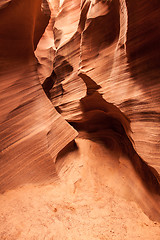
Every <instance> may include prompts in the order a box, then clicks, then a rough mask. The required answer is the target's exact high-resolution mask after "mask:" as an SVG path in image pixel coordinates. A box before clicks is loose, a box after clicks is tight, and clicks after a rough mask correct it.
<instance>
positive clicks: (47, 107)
mask: <svg viewBox="0 0 160 240" xmlns="http://www.w3.org/2000/svg"><path fill="white" fill-rule="evenodd" d="M43 7H44V6H43ZM0 19H1V21H0V63H1V69H0V70H1V74H0V151H1V152H0V165H1V168H0V191H1V192H3V191H5V190H8V189H11V188H14V187H16V186H19V185H22V184H24V183H29V182H37V181H38V182H43V181H44V180H45V181H46V180H51V179H53V178H54V177H55V176H56V172H55V167H54V159H55V157H56V155H57V154H58V152H59V151H60V150H61V149H62V148H63V147H65V145H66V144H67V143H69V142H70V141H71V140H72V139H74V138H75V136H76V135H77V134H76V131H75V130H74V129H73V128H72V127H71V126H70V125H69V124H68V123H67V122H66V121H65V120H64V119H63V118H62V117H61V116H60V115H59V114H58V113H57V111H56V110H55V109H54V107H53V105H52V104H51V102H50V101H49V100H48V98H47V96H46V94H45V93H44V91H43V89H42V86H41V84H40V81H39V79H38V74H37V70H36V65H37V61H36V59H35V57H34V48H36V45H37V42H38V41H39V39H40V38H41V36H42V34H43V32H44V30H45V27H46V26H47V24H48V21H49V16H48V15H46V14H44V13H43V12H42V11H41V1H28V0H27V1H12V2H11V3H10V4H9V5H8V6H7V7H6V8H4V9H2V10H1V11H0ZM39 21H40V22H39ZM53 145H54V147H53ZM56 177H57V176H56Z"/></svg>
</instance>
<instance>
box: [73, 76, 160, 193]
mask: <svg viewBox="0 0 160 240" xmlns="http://www.w3.org/2000/svg"><path fill="white" fill-rule="evenodd" d="M79 76H80V77H81V78H82V79H83V80H84V82H85V83H86V86H87V95H86V97H84V98H82V99H81V101H80V102H81V109H82V111H83V116H82V119H80V120H74V121H70V122H69V123H70V124H71V125H72V126H73V127H74V128H75V129H76V130H77V131H78V132H79V133H80V135H79V136H80V137H83V138H89V139H91V140H92V141H98V142H99V141H100V142H101V143H102V144H104V146H106V147H107V148H109V149H110V150H112V151H115V152H117V153H119V154H123V155H125V156H127V157H128V158H129V160H130V161H131V164H132V166H133V168H134V169H135V172H136V173H137V175H138V176H139V178H140V179H141V181H142V183H143V185H144V186H145V187H146V188H147V189H148V190H149V191H150V192H152V193H156V194H158V195H160V176H159V174H158V172H157V171H156V170H155V169H154V168H152V167H150V166H149V165H148V164H147V163H146V162H145V161H144V160H143V159H142V158H141V157H140V156H139V155H138V154H137V152H136V151H135V149H134V146H133V140H132V139H131V137H130V132H131V128H130V120H129V119H128V117H126V116H125V114H124V113H123V112H121V111H120V110H119V109H118V108H117V107H116V106H115V105H113V104H112V103H108V102H107V101H105V99H103V97H102V96H101V94H100V93H98V92H97V89H98V88H99V85H97V84H96V83H95V82H94V81H93V80H92V79H91V78H90V77H88V76H87V75H85V74H79Z"/></svg>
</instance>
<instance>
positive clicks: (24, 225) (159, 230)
mask: <svg viewBox="0 0 160 240" xmlns="http://www.w3.org/2000/svg"><path fill="white" fill-rule="evenodd" d="M76 143H77V146H78V148H77V150H76V151H73V152H70V153H68V154H66V155H65V156H63V157H61V158H60V159H58V160H57V162H56V165H57V171H58V172H59V178H56V179H55V180H54V181H53V183H49V184H48V183H46V184H41V185H39V184H35V185H25V186H22V187H20V188H17V189H14V190H10V191H8V192H5V193H4V194H2V195H0V206H1V208H0V239H1V240H114V239H115V240H132V239H134V240H136V239H141V240H144V239H145V240H150V239H153V240H159V239H160V224H159V223H158V222H157V221H156V220H155V221H152V220H150V219H149V217H148V216H147V215H146V214H144V212H143V211H142V209H141V208H140V207H139V205H138V204H137V202H136V201H135V200H134V195H135V196H138V194H139V195H141V196H139V201H140V200H142V201H146V199H145V198H147V195H145V191H144V190H142V188H143V187H142V186H141V183H140V182H139V180H138V178H137V177H136V175H135V173H134V171H133V169H132V167H131V166H130V165H129V163H128V161H127V159H125V157H120V158H117V157H116V155H115V156H114V155H113V153H111V152H109V151H108V150H107V149H104V147H103V146H101V145H100V144H99V143H95V142H91V141H90V140H84V139H77V140H76ZM93 149H94V151H93ZM126 179H127V181H126ZM132 181H133V182H132ZM132 187H133V188H134V191H133V189H132ZM143 194H144V196H142V195H143Z"/></svg>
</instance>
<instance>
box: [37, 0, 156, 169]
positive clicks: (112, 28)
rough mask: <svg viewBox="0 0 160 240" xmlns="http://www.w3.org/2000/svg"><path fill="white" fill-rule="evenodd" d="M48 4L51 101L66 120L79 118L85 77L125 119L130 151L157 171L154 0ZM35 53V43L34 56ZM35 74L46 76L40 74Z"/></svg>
mask: <svg viewBox="0 0 160 240" xmlns="http://www.w3.org/2000/svg"><path fill="white" fill-rule="evenodd" d="M50 4H51V6H52V8H53V9H56V10H55V11H54V13H55V14H53V15H54V16H53V18H52V19H54V24H53V40H54V46H53V48H52V49H53V51H54V62H53V66H52V69H51V71H52V70H53V69H54V74H55V75H54V76H56V79H55V80H54V86H53V87H52V88H51V89H50V99H51V101H52V103H53V104H54V106H58V107H59V109H60V111H61V114H62V115H63V116H64V117H65V118H66V119H68V120H69V119H73V118H74V119H78V118H80V116H81V109H80V108H79V99H80V98H82V97H84V95H85V91H86V90H85V87H86V86H85V85H84V82H85V80H84V78H85V76H86V77H89V78H88V79H90V81H93V82H94V84H97V85H98V88H99V89H98V92H99V93H101V94H102V95H103V98H104V99H105V100H107V101H108V102H111V103H114V104H115V105H116V106H117V107H118V108H120V109H121V110H122V111H123V112H124V113H125V114H126V116H128V117H129V119H130V120H131V128H132V131H133V134H132V138H133V140H134V144H135V149H136V150H137V152H138V153H139V154H140V156H141V157H142V158H143V159H145V160H146V161H147V162H148V163H149V164H150V165H152V166H154V167H155V168H156V169H157V171H159V170H160V165H159V157H160V145H159V139H160V135H159V132H160V131H159V130H160V124H159V119H160V113H159V99H160V95H159V87H160V86H159V85H160V83H159V82H160V81H159V76H160V74H159V73H160V68H159V47H160V45H159V37H160V31H159V22H160V21H159V20H160V19H159V18H160V16H159V7H160V5H159V1H153V2H151V1H147V0H146V1H143V2H142V1H141V2H139V1H134V2H133V1H124V0H121V1H118V0H113V1H80V0H76V1H62V2H60V3H59V5H58V1H57V2H56V1H50ZM52 22H53V21H52ZM45 35H47V31H46V33H45V34H44V37H45ZM41 41H42V40H41ZM52 44H53V42H52ZM43 48H45V47H44V46H43ZM44 50H46V48H45V49H44ZM39 51H42V50H41V42H40V45H39V47H38V49H37V57H38V59H40V57H39V55H40V54H39ZM48 56H49V53H48ZM47 59H49V57H47ZM40 60H41V59H40ZM43 67H44V64H42V65H41V66H40V68H39V72H40V71H41V68H43ZM48 73H49V72H48ZM50 75H51V74H50ZM41 77H42V79H43V80H42V81H44V80H45V79H46V76H44V74H42V75H41ZM47 77H49V74H48V76H47ZM82 80H83V81H82ZM93 82H92V83H93ZM90 84H91V83H90ZM87 87H88V86H87ZM94 87H95V86H94ZM94 87H93V86H91V87H90V88H94Z"/></svg>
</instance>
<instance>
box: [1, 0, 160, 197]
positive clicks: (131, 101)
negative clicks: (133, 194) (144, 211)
mask: <svg viewBox="0 0 160 240" xmlns="http://www.w3.org/2000/svg"><path fill="white" fill-rule="evenodd" d="M159 9H160V3H159V1H158V0H157V1H156V0H154V1H152V2H151V1H147V0H143V1H141V2H139V1H138V0H137V1H134V2H133V1H131V0H128V1H124V0H109V1H96V0H93V1H88V0H86V1H80V0H75V1H70V0H64V1H58V0H57V1H56V0H55V1H49V2H48V3H47V1H42V2H41V1H40V0H36V1H18V0H14V1H8V3H7V4H6V5H3V3H2V6H1V9H0V18H1V23H0V62H1V77H0V79H1V80H0V91H1V94H0V96H1V100H0V105H1V106H0V112H1V127H0V128H1V132H0V134H1V136H0V138H1V145H0V147H1V153H0V156H1V160H0V161H1V172H0V179H1V183H0V184H1V189H2V191H3V190H5V189H9V188H12V187H15V186H17V185H19V184H23V183H28V182H37V181H38V182H39V181H43V180H45V181H46V179H47V180H49V181H50V180H52V181H54V180H53V179H54V178H55V177H56V178H58V175H57V173H56V169H55V165H54V161H56V156H57V154H58V153H59V152H60V151H61V150H62V149H63V148H64V147H65V146H66V145H67V144H68V143H69V142H71V141H72V140H74V139H75V137H76V136H77V134H78V132H79V133H80V134H79V136H81V135H82V137H83V138H90V139H94V140H95V139H96V140H98V141H99V140H100V141H102V142H105V144H106V146H107V147H108V148H110V149H111V150H117V149H118V150H117V151H119V152H120V154H126V155H127V156H128V157H129V158H130V159H131V162H132V164H133V166H134V168H135V170H136V171H137V172H138V174H139V175H140V177H141V178H142V180H143V182H144V183H146V185H150V187H149V188H150V190H151V189H152V188H154V191H155V192H156V193H158V192H159V175H158V172H159V171H160V159H159V158H160V143H159V139H160V134H159V132H160V131H159V130H160V122H159V120H160V112H159V103H160V95H159V89H160V86H159V85H160V83H159V78H160V75H159V71H160V70H159V69H160V68H159V50H160V49H159V48H160V45H159V35H160V31H159V22H160V21H159V20H160V19H159V18H160V16H159V14H158V13H159ZM8 16H9V17H8ZM75 129H76V130H77V131H76V130H75ZM148 164H149V165H150V166H151V168H150V167H148ZM152 167H154V168H152ZM155 169H156V171H155ZM153 186H154V187H153Z"/></svg>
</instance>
